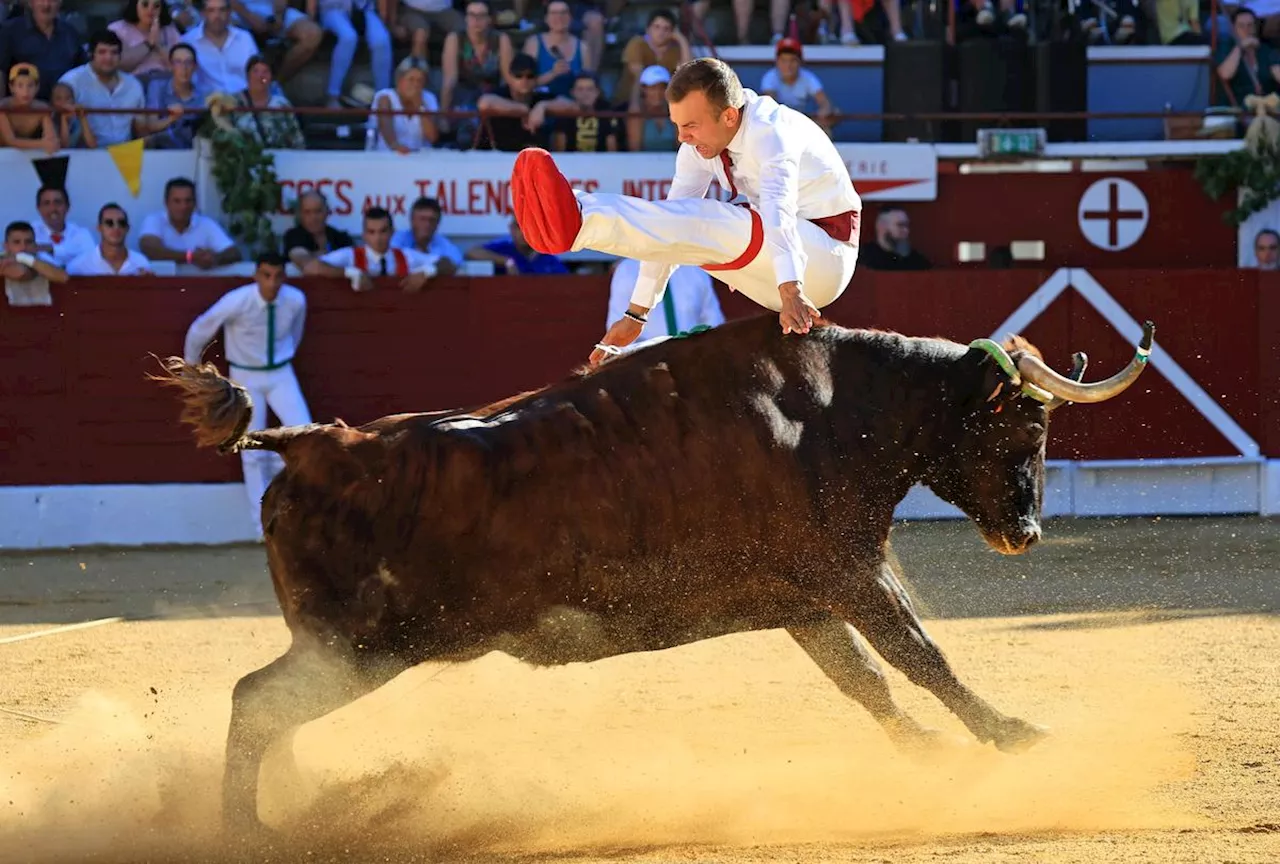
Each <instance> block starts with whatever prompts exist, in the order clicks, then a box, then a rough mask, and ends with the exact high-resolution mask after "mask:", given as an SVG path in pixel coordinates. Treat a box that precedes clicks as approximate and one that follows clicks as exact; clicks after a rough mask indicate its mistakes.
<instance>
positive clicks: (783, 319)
mask: <svg viewBox="0 0 1280 864" xmlns="http://www.w3.org/2000/svg"><path fill="white" fill-rule="evenodd" d="M778 293H779V294H780V295H781V296H782V311H781V313H779V315H778V323H779V324H781V325H782V332H783V333H808V332H809V328H810V327H812V326H813V322H814V321H817V320H818V319H819V318H821V317H822V313H821V312H819V311H818V307H817V306H814V305H813V301H811V300H810V299H809V298H808V297H806V296H804V292H803V291H801V290H800V286H799V285H798V284H796V283H795V282H783V283H782V284H781V285H779V286H778Z"/></svg>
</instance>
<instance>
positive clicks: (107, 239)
mask: <svg viewBox="0 0 1280 864" xmlns="http://www.w3.org/2000/svg"><path fill="white" fill-rule="evenodd" d="M98 233H99V234H100V235H101V236H102V243H101V244H99V245H96V246H93V247H92V248H90V249H89V250H88V251H87V252H85V253H84V254H83V255H80V256H79V257H77V258H76V259H75V260H74V261H72V262H71V263H70V264H68V265H67V272H68V273H70V274H71V275H72V276H150V275H152V267H151V262H150V261H148V260H147V257H146V256H145V255H143V254H142V253H141V252H134V251H133V250H132V249H130V248H128V247H127V246H125V240H126V239H128V237H129V215H128V214H127V213H125V212H124V208H123V207H121V206H120V205H119V204H116V203H115V202H114V201H113V202H110V203H107V204H103V205H102V209H101V210H99V211H98Z"/></svg>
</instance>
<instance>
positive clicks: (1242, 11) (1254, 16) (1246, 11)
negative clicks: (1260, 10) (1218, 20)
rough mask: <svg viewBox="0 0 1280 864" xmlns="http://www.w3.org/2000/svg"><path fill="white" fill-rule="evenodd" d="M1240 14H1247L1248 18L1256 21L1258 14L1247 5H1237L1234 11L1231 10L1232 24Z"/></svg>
mask: <svg viewBox="0 0 1280 864" xmlns="http://www.w3.org/2000/svg"><path fill="white" fill-rule="evenodd" d="M1241 15H1248V16H1249V17H1250V18H1252V19H1253V20H1254V21H1257V20H1258V15H1257V13H1256V12H1254V11H1253V10H1252V9H1250V8H1249V7H1248V6H1241V7H1239V8H1238V9H1236V11H1234V12H1232V13H1231V23H1232V24H1234V23H1236V20H1237V19H1238V18H1239V17H1240V16H1241Z"/></svg>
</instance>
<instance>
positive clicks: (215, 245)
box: [138, 210, 236, 252]
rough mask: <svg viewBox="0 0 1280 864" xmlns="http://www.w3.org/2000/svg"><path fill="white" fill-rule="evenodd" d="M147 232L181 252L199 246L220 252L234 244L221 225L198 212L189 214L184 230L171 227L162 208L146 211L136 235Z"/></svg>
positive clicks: (167, 215) (144, 234)
mask: <svg viewBox="0 0 1280 864" xmlns="http://www.w3.org/2000/svg"><path fill="white" fill-rule="evenodd" d="M148 234H150V235H152V236H154V237H159V238H160V242H161V243H163V244H164V245H165V246H167V247H168V248H170V249H177V250H179V251H182V252H189V251H194V250H196V249H201V248H203V249H212V250H213V251H214V252H221V251H222V250H223V249H227V248H228V247H231V246H234V245H236V244H235V241H234V240H232V239H231V237H230V236H229V235H228V234H227V232H226V231H224V230H222V226H221V225H219V224H218V223H217V222H215V221H214V220H213V219H210V218H209V217H208V216H202V215H201V214H199V213H192V214H191V223H190V224H189V225H187V230H186V231H179V230H178V229H177V228H175V227H173V223H172V222H170V221H169V214H168V213H166V212H165V211H163V210H159V211H157V212H155V213H148V214H147V217H146V218H145V219H143V220H142V227H141V228H139V229H138V236H139V237H140V238H141V237H145V236H147V235H148Z"/></svg>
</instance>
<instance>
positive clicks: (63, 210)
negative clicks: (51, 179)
mask: <svg viewBox="0 0 1280 864" xmlns="http://www.w3.org/2000/svg"><path fill="white" fill-rule="evenodd" d="M36 209H37V210H39V211H40V218H41V219H43V220H44V224H46V225H48V226H49V227H50V228H52V229H53V230H55V231H61V230H62V229H63V228H66V227H67V197H66V196H65V195H63V194H62V192H61V190H58V189H46V190H45V191H43V192H41V193H40V200H39V201H37V202H36Z"/></svg>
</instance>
